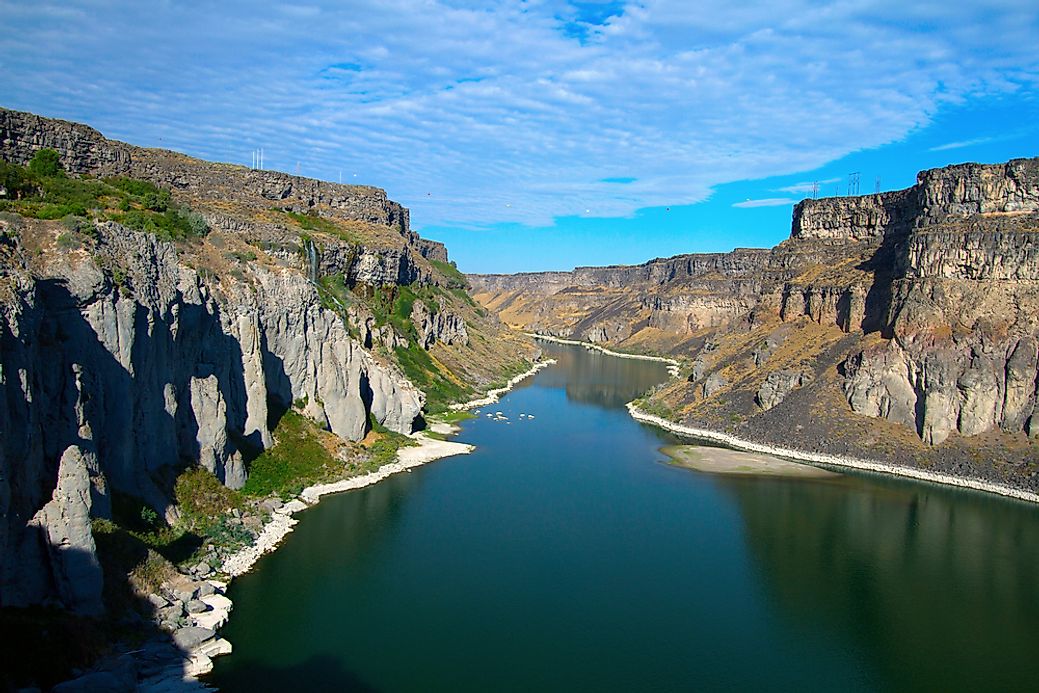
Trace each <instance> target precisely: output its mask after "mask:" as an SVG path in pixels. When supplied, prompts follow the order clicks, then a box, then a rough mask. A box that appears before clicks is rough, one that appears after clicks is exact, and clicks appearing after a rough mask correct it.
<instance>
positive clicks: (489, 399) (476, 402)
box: [448, 359, 556, 411]
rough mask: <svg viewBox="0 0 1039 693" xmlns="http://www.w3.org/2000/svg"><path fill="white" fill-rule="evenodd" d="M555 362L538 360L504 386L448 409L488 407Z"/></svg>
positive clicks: (464, 409) (460, 409) (552, 360)
mask: <svg viewBox="0 0 1039 693" xmlns="http://www.w3.org/2000/svg"><path fill="white" fill-rule="evenodd" d="M555 362H556V360H555V359H545V360H544V361H538V362H537V363H535V364H534V366H533V367H532V368H531V369H530V370H529V371H524V372H523V373H520V374H519V375H516V376H513V377H512V378H509V381H508V382H507V383H505V386H504V387H498V388H495V389H493V390H488V391H487V394H486V395H484V396H483V397H479V398H477V399H471V400H469V401H468V402H459V403H458V404H452V405H451V406H449V407H448V409H449V410H451V411H466V410H469V409H475V408H476V407H486V406H487V405H488V404H494V403H495V402H497V401H498V399H499V398H500V397H501V396H502V395H504V394H505V393H506V392H508V391H509V390H511V389H512V388H514V387H515V386H516V384H517V383H519V382H521V381H523V380H526V379H527V378H529V377H530V376H532V375H534V374H535V373H537V372H538V371H540V370H541V369H543V368H548V367H549V366H551V365H552V364H553V363H555Z"/></svg>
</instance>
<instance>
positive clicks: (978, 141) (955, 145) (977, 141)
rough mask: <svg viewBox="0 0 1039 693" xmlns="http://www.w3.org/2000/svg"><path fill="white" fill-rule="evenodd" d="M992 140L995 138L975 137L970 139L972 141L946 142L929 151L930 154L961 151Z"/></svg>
mask: <svg viewBox="0 0 1039 693" xmlns="http://www.w3.org/2000/svg"><path fill="white" fill-rule="evenodd" d="M993 139H995V138H993V137H977V138H975V139H972V140H961V141H959V142H948V143H946V144H940V145H938V146H937V147H931V149H930V151H932V152H944V151H948V150H950V149H963V148H965V147H973V146H974V145H976V144H985V143H986V142H991V141H992V140H993Z"/></svg>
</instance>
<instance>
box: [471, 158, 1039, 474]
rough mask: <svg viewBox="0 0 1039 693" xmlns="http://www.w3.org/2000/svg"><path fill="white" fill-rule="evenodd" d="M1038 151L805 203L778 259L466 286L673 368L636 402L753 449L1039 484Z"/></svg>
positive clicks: (719, 258)
mask: <svg viewBox="0 0 1039 693" xmlns="http://www.w3.org/2000/svg"><path fill="white" fill-rule="evenodd" d="M1037 232H1039V159H1015V160H1012V161H1009V162H1007V163H1005V164H996V165H981V164H963V165H956V166H950V167H946V168H942V169H935V170H929V171H923V172H921V173H920V174H919V176H918V179H917V183H916V185H914V186H913V187H911V188H908V189H906V190H900V191H895V192H890V193H879V194H873V195H863V196H856V197H839V198H824V199H806V200H803V201H802V202H800V203H799V204H797V205H796V206H795V207H794V211H793V221H792V229H791V233H790V237H789V239H787V240H786V241H784V242H782V243H780V244H779V245H778V246H776V247H774V248H771V249H737V250H734V251H732V252H730V253H714V254H691V255H680V256H676V257H672V258H666V259H659V260H653V261H650V262H647V263H645V264H642V265H638V266H614V267H580V268H577V269H575V270H573V271H572V272H546V273H528V274H518V275H470V276H469V280H470V283H471V284H472V286H473V292H474V295H475V296H476V298H477V299H478V300H479V301H480V302H481V303H482V304H483V305H484V306H486V307H487V308H488V309H489V310H491V311H493V312H495V313H497V314H498V315H499V316H500V317H501V318H502V320H503V321H505V322H506V323H508V324H510V325H512V326H513V327H515V328H518V329H522V330H525V331H529V332H533V333H542V334H545V335H551V336H556V337H564V338H570V339H577V340H582V341H587V342H590V343H592V344H597V345H602V346H606V347H609V348H612V349H618V350H622V351H629V352H633V353H648V354H658V355H667V356H674V357H679V358H680V359H682V360H684V362H685V366H684V369H683V373H682V377H681V378H680V379H679V380H678V381H677V382H673V383H671V384H670V385H667V386H665V387H663V388H660V389H659V390H657V391H656V392H654V393H652V395H651V396H649V397H648V398H646V399H645V400H644V401H643V402H641V403H640V404H641V406H642V407H643V408H644V409H645V410H646V411H648V412H649V413H652V414H656V415H659V416H662V417H663V418H665V419H667V420H671V421H675V422H676V423H680V424H684V425H688V426H692V427H694V428H695V427H698V428H706V429H711V430H718V431H721V432H725V433H728V434H732V435H734V436H737V437H739V438H744V439H747V440H750V441H756V442H763V443H775V444H782V445H783V446H784V447H786V448H794V449H800V450H804V451H810V452H821V453H831V454H837V455H855V456H861V457H863V458H867V459H875V460H880V461H883V462H886V463H891V464H895V465H903V466H908V467H919V468H924V469H929V470H932V471H937V472H942V473H949V474H953V475H960V476H964V477H972V478H979V479H984V480H987V481H992V482H997V483H1001V484H1006V485H1009V486H1013V487H1016V488H1021V489H1027V490H1030V491H1033V492H1034V491H1035V490H1036V489H1037V488H1039V447H1037V443H1036V439H1035V438H1036V436H1037V435H1039V410H1037V401H1039V400H1037V381H1039V369H1037V362H1039V285H1037V283H1036V280H1037V279H1039V255H1037V252H1039V245H1037V243H1036V239H1037Z"/></svg>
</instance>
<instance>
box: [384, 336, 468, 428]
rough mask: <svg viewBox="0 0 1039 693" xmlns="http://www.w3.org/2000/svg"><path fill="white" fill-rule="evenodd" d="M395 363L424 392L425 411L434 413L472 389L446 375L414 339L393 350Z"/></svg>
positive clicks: (461, 398) (462, 397)
mask: <svg viewBox="0 0 1039 693" xmlns="http://www.w3.org/2000/svg"><path fill="white" fill-rule="evenodd" d="M394 352H395V355H396V356H397V363H398V364H400V367H401V370H402V371H404V375H405V376H407V378H408V380H410V381H411V382H412V383H414V384H415V385H416V386H417V387H418V388H420V389H421V390H422V391H423V392H425V393H426V411H428V412H430V413H432V414H436V413H439V412H443V411H446V410H447V408H448V405H449V404H451V403H453V402H458V401H461V400H463V399H465V397H466V396H468V395H469V394H470V393H471V392H472V389H471V388H469V387H468V386H466V385H463V384H460V383H458V382H457V381H455V380H451V379H450V378H449V377H447V376H446V375H445V374H444V373H443V372H442V371H441V370H440V368H438V367H437V365H436V364H435V363H434V362H433V359H432V357H430V355H429V353H428V352H427V351H426V350H425V349H423V348H422V347H421V346H419V345H418V344H417V343H415V342H414V341H410V342H409V343H408V345H407V346H406V347H397V348H396V349H395V350H394Z"/></svg>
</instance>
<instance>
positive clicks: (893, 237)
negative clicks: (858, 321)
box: [857, 196, 910, 339]
mask: <svg viewBox="0 0 1039 693" xmlns="http://www.w3.org/2000/svg"><path fill="white" fill-rule="evenodd" d="M880 204H881V206H883V207H884V208H885V210H886V211H885V213H886V214H887V215H888V218H890V219H892V220H893V223H891V225H890V227H889V228H888V229H886V230H885V232H884V239H883V240H882V241H881V243H880V247H879V248H877V252H876V253H874V254H873V256H872V257H871V258H870V259H869V260H867V261H866V262H864V263H862V264H861V265H859V266H858V268H857V269H860V270H863V271H866V272H872V273H873V283H872V284H871V285H870V287H869V290H868V291H867V292H866V302H865V303H866V305H865V312H864V315H863V318H862V331H863V332H865V333H866V334H869V333H871V332H880V333H881V335H882V336H883V337H884V338H885V339H890V338H891V336H892V334H891V315H890V312H891V303H892V300H893V298H894V294H893V286H892V285H893V282H894V281H895V280H897V279H898V278H899V277H900V276H901V275H902V273H903V262H904V258H905V253H906V244H907V242H908V238H909V229H910V222H909V221H908V220H907V219H905V218H904V216H905V211H904V203H903V202H902V200H901V198H887V197H883V196H882V199H881V202H880Z"/></svg>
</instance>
